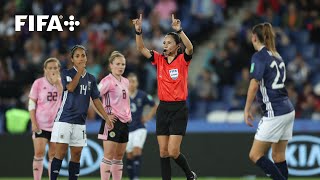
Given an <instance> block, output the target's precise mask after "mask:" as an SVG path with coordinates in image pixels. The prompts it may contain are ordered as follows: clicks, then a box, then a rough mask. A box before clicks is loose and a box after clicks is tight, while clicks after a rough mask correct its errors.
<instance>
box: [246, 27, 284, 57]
mask: <svg viewBox="0 0 320 180" xmlns="http://www.w3.org/2000/svg"><path fill="white" fill-rule="evenodd" d="M252 33H253V34H256V35H257V37H258V39H259V41H260V42H261V43H262V44H264V45H265V46H266V48H267V49H268V50H269V51H271V53H272V54H273V55H274V56H279V54H278V52H277V50H276V45H275V33H274V31H273V29H272V25H271V24H270V23H268V22H265V23H260V24H257V25H255V26H254V27H253V28H252Z"/></svg>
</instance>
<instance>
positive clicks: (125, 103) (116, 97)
mask: <svg viewBox="0 0 320 180" xmlns="http://www.w3.org/2000/svg"><path fill="white" fill-rule="evenodd" d="M128 87H129V80H128V79H127V78H124V77H122V76H121V80H120V81H119V80H117V79H116V78H115V77H114V76H113V75H112V74H111V73H110V74H109V75H108V76H106V77H104V78H103V79H102V80H101V81H100V83H99V85H98V89H99V91H100V95H101V97H102V104H103V107H104V110H105V111H106V112H107V113H108V114H113V115H115V116H116V117H118V118H119V120H120V121H121V122H123V123H127V122H130V121H131V110H130V99H129V94H128V92H129V91H128Z"/></svg>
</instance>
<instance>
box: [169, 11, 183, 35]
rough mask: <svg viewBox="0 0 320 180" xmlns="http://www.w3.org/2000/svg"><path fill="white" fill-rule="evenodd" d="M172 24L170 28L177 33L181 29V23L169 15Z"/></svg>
mask: <svg viewBox="0 0 320 180" xmlns="http://www.w3.org/2000/svg"><path fill="white" fill-rule="evenodd" d="M171 19H172V23H171V26H172V28H173V29H174V30H175V31H179V30H180V29H181V21H180V19H176V18H174V14H172V15H171Z"/></svg>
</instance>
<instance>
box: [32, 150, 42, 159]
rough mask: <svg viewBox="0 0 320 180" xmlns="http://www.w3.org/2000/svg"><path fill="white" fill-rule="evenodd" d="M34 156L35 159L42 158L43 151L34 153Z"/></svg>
mask: <svg viewBox="0 0 320 180" xmlns="http://www.w3.org/2000/svg"><path fill="white" fill-rule="evenodd" d="M34 156H35V157H41V158H42V157H44V151H36V152H35V153H34Z"/></svg>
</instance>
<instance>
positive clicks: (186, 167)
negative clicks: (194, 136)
mask: <svg viewBox="0 0 320 180" xmlns="http://www.w3.org/2000/svg"><path fill="white" fill-rule="evenodd" d="M174 161H175V162H176V163H177V164H178V165H179V166H180V167H181V169H182V170H183V171H184V173H185V174H186V177H187V178H193V174H192V172H191V170H190V167H189V164H188V161H187V159H186V157H185V156H184V155H183V154H182V153H180V154H179V156H178V157H177V159H175V160H174Z"/></svg>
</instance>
